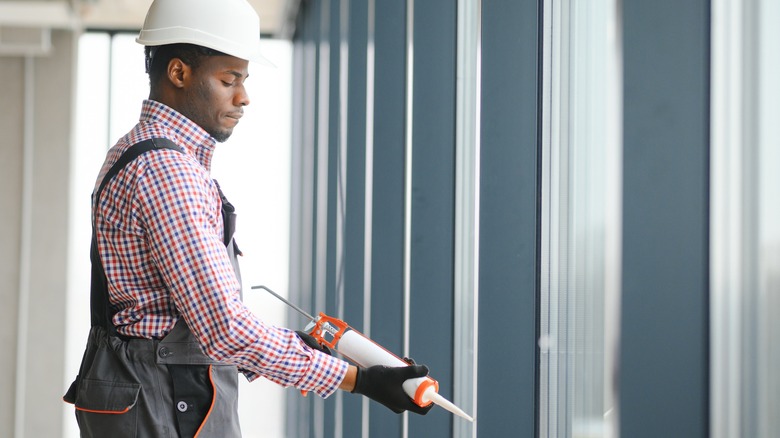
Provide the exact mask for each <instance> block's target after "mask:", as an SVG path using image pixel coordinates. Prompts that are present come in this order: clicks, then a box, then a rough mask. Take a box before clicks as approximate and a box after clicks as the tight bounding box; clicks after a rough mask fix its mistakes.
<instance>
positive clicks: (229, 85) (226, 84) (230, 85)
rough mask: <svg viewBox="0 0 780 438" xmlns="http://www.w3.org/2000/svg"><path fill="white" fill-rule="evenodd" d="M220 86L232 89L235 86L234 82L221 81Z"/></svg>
mask: <svg viewBox="0 0 780 438" xmlns="http://www.w3.org/2000/svg"><path fill="white" fill-rule="evenodd" d="M222 84H224V85H225V86H226V87H232V86H233V85H234V84H235V81H231V82H228V81H222Z"/></svg>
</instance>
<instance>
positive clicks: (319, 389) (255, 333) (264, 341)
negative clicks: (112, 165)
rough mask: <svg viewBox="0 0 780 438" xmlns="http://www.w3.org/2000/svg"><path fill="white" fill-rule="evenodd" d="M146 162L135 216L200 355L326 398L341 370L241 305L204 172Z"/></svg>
mask: <svg viewBox="0 0 780 438" xmlns="http://www.w3.org/2000/svg"><path fill="white" fill-rule="evenodd" d="M151 155H152V156H153V157H154V158H153V160H155V161H154V163H150V165H149V166H148V167H147V168H146V169H145V170H144V173H143V178H142V180H141V181H139V184H138V189H137V191H136V202H138V203H139V210H138V211H141V212H142V213H141V215H142V218H141V220H142V222H144V225H145V229H146V230H147V233H148V239H149V246H150V248H151V252H152V259H153V260H154V262H155V263H156V265H157V268H158V270H159V272H160V274H161V276H162V277H163V279H164V281H165V283H166V285H167V286H168V288H169V290H170V293H171V299H172V301H173V303H174V304H175V306H176V309H177V310H178V311H179V313H180V314H181V316H182V317H183V318H184V319H185V321H186V322H187V324H188V325H189V327H190V329H191V330H192V333H193V335H194V336H195V337H196V338H197V339H198V341H199V342H200V345H201V348H202V349H203V350H204V353H205V354H206V355H208V356H209V357H211V358H213V359H215V360H218V361H221V362H225V363H230V364H233V365H236V366H238V367H239V368H240V369H242V370H243V371H244V373H245V375H246V376H247V377H248V378H249V379H250V380H254V379H255V378H257V377H258V376H263V377H266V378H268V379H269V380H271V381H274V382H276V383H278V384H281V385H284V386H295V387H297V388H299V389H302V390H306V391H312V392H315V393H316V394H318V395H320V396H321V397H327V396H329V395H330V394H332V393H333V392H334V391H335V390H336V389H337V388H338V386H339V384H340V383H341V381H342V380H343V379H344V376H345V375H346V371H347V367H348V365H347V364H346V362H344V361H342V360H340V359H337V358H334V357H331V356H329V355H327V354H323V353H320V352H318V351H316V350H313V349H311V348H309V347H308V346H306V345H305V344H303V343H302V342H301V341H300V339H299V338H298V337H297V336H296V335H295V333H294V332H292V331H290V330H287V329H284V328H279V327H274V326H272V325H269V324H265V323H263V322H262V321H261V320H259V319H258V318H257V317H256V316H255V315H253V314H252V312H251V311H250V310H249V309H248V308H247V307H246V306H244V304H243V302H242V301H241V299H240V285H239V284H238V280H237V279H236V276H235V273H234V272H233V268H232V265H231V264H230V259H229V258H228V255H227V251H226V249H225V245H224V244H223V242H222V218H221V205H220V201H219V199H220V198H219V195H218V192H217V189H216V187H215V185H214V183H213V181H211V179H210V178H209V176H208V174H207V173H206V172H205V170H202V169H200V168H199V167H198V165H197V163H196V162H195V161H192V160H188V159H182V158H181V155H180V154H179V153H178V152H171V153H159V154H151ZM177 155H179V156H177Z"/></svg>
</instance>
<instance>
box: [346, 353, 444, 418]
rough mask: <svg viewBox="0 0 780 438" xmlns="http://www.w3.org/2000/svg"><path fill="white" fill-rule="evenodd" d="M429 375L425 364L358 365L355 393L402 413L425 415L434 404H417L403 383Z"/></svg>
mask: <svg viewBox="0 0 780 438" xmlns="http://www.w3.org/2000/svg"><path fill="white" fill-rule="evenodd" d="M427 375H428V367H426V366H425V365H411V366H408V367H386V366H383V365H376V366H373V367H368V368H360V367H358V372H357V379H356V380H355V389H353V390H352V392H354V393H355V394H363V395H365V396H366V397H368V398H370V399H372V400H375V401H378V402H379V403H382V404H383V405H385V406H386V407H387V408H389V409H390V410H392V411H393V412H395V413H396V414H400V413H401V412H403V411H411V412H414V413H416V414H420V415H425V414H427V413H428V411H430V410H431V408H432V407H433V404H430V405H428V406H426V407H424V408H422V407H420V406H417V404H416V403H415V402H414V401H413V400H412V399H411V398H410V397H409V395H407V394H406V392H404V389H403V387H402V386H401V385H403V383H404V382H405V381H407V380H409V379H414V378H416V377H425V376H427Z"/></svg>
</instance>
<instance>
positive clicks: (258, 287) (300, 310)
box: [252, 286, 317, 321]
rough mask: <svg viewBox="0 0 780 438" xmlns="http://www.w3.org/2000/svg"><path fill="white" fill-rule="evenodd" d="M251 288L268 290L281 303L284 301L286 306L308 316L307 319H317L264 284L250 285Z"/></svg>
mask: <svg viewBox="0 0 780 438" xmlns="http://www.w3.org/2000/svg"><path fill="white" fill-rule="evenodd" d="M252 289H263V290H265V291H266V292H269V293H270V294H271V295H273V296H275V297H276V298H278V299H279V300H281V301H282V302H283V303H285V304H287V305H288V306H290V307H292V308H293V309H295V310H297V311H298V313H300V314H301V315H303V316H305V317H306V318H309V321H317V320H316V319H314V317H313V316H311V315H309V312H307V311H305V310H303V309H301V308H300V307H298V306H296V305H295V304H293V303H291V302H289V301H287V299H285V298H284V297H283V296H281V295H279V294H278V293H276V292H274V291H272V290H271V289H268V288H267V287H265V286H252Z"/></svg>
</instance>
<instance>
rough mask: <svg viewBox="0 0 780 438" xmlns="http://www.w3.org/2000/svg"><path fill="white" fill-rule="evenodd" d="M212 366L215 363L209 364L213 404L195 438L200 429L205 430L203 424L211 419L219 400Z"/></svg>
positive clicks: (198, 433) (196, 433)
mask: <svg viewBox="0 0 780 438" xmlns="http://www.w3.org/2000/svg"><path fill="white" fill-rule="evenodd" d="M212 367H213V365H209V382H210V383H211V392H212V396H211V406H209V411H208V412H206V417H205V418H203V422H202V423H200V427H198V431H197V432H195V436H194V437H193V438H197V437H198V435H200V431H201V430H203V426H204V425H205V424H206V421H208V420H209V416H210V415H211V411H212V410H214V405H215V404H216V401H217V385H215V384H214V378H213V377H212V375H211V373H212V371H213V370H212Z"/></svg>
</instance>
